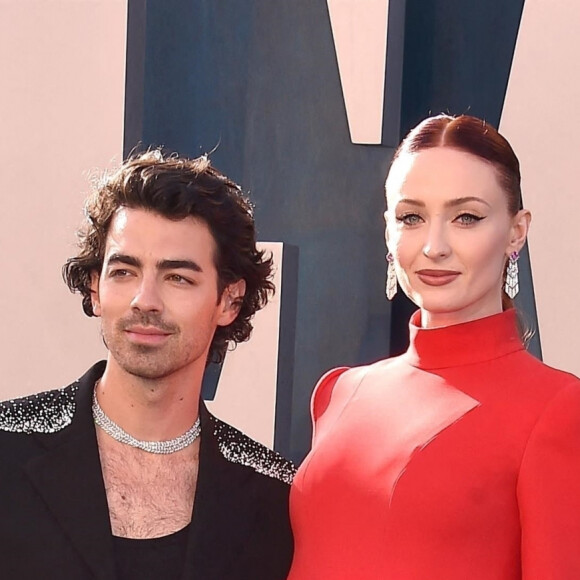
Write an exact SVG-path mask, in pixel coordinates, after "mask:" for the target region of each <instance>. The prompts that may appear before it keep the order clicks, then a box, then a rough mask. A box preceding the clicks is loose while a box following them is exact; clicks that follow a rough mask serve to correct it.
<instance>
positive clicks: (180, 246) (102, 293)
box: [91, 208, 243, 379]
mask: <svg viewBox="0 0 580 580" xmlns="http://www.w3.org/2000/svg"><path fill="white" fill-rule="evenodd" d="M215 252H216V245H215V240H214V238H213V236H212V234H211V232H210V230H209V228H208V226H207V225H206V224H205V222H203V221H201V220H198V219H196V218H194V217H187V218H185V219H182V220H179V221H173V220H169V219H167V218H165V217H162V216H160V215H158V214H155V213H153V212H149V211H146V210H142V209H128V208H120V209H119V210H118V211H117V213H116V214H115V216H114V218H113V220H112V223H111V226H110V228H109V233H108V235H107V240H106V246H105V255H104V261H103V269H102V271H101V272H100V274H94V275H93V278H92V285H91V289H92V291H93V310H94V313H95V315H96V316H100V317H101V328H102V334H103V339H104V341H105V344H106V345H107V348H108V349H109V352H110V356H109V364H113V365H118V367H120V368H121V369H122V370H124V371H125V372H127V373H129V374H131V375H135V376H138V377H142V378H147V379H161V378H165V377H168V376H170V375H174V374H175V373H182V374H184V376H189V371H193V372H194V373H195V372H196V371H195V369H197V371H200V372H203V369H204V368H205V362H206V358H207V353H208V350H209V346H210V344H211V340H212V338H213V335H214V332H215V330H216V327H217V326H220V325H221V326H227V325H228V324H230V323H231V322H232V321H233V320H234V319H235V317H236V315H237V310H236V308H235V307H232V306H231V304H232V300H231V296H232V292H233V293H235V292H237V291H238V290H239V289H240V287H239V283H238V285H233V286H232V287H228V288H227V289H226V290H225V291H224V292H223V294H222V296H218V275H217V270H216V267H215V263H214V256H215ZM242 284H243V283H242ZM235 295H236V294H234V296H235Z"/></svg>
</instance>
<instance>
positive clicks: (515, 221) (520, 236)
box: [506, 209, 532, 256]
mask: <svg viewBox="0 0 580 580" xmlns="http://www.w3.org/2000/svg"><path fill="white" fill-rule="evenodd" d="M531 221H532V214H531V213H530V211H529V210H527V209H520V211H518V213H517V214H516V215H515V216H514V217H513V218H512V225H511V230H510V238H509V244H508V247H507V248H506V255H508V256H509V255H510V254H511V253H512V252H520V250H521V249H522V248H523V247H524V244H525V243H526V239H527V237H528V231H529V229H530V222H531Z"/></svg>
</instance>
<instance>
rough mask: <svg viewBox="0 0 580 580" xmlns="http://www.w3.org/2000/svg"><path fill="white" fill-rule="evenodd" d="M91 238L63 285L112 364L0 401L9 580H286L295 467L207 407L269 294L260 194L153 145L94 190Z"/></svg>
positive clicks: (1, 526) (82, 243)
mask: <svg viewBox="0 0 580 580" xmlns="http://www.w3.org/2000/svg"><path fill="white" fill-rule="evenodd" d="M79 247H80V251H79V253H78V255H77V256H76V257H74V258H71V259H70V260H68V262H67V263H66V265H65V266H64V269H63V273H64V277H65V280H66V282H67V284H68V286H69V287H70V289H71V290H73V291H78V292H80V293H81V294H82V297H83V309H84V311H85V313H86V314H87V315H89V316H98V317H100V318H101V328H102V336H103V341H104V343H105V345H106V346H107V349H108V357H107V361H106V362H104V361H103V362H101V363H97V364H96V365H95V366H93V367H92V368H91V369H90V370H89V371H88V372H87V373H86V374H85V375H84V376H83V377H82V378H81V379H79V380H78V381H77V382H75V383H73V384H71V385H69V386H68V387H66V388H63V389H60V390H56V391H49V392H46V393H42V394H39V395H33V396H30V397H26V398H23V399H18V400H13V401H9V402H6V403H3V404H0V458H1V460H2V465H3V473H2V475H1V476H0V502H2V505H1V509H0V514H1V517H0V551H1V556H2V557H1V565H0V577H2V578H7V579H8V578H15V579H16V578H18V579H19V580H21V579H30V580H52V579H55V580H56V579H58V580H67V579H71V580H83V579H85V578H86V579H93V578H94V579H101V580H107V579H108V580H113V579H115V580H128V579H131V580H133V579H139V580H149V579H151V580H153V579H159V580H161V579H162V580H173V579H190V578H191V579H204V580H212V579H215V580H227V579H248V580H250V579H251V580H268V579H272V580H282V579H283V578H285V577H286V572H287V570H288V568H289V565H290V561H291V557H292V539H291V533H290V527H289V521H288V489H289V483H290V481H291V479H292V476H293V473H294V468H293V466H292V464H291V463H289V462H288V461H286V460H284V459H283V458H282V457H280V456H279V455H278V454H276V453H274V452H273V451H270V450H269V449H267V448H265V447H263V446H262V445H260V444H259V443H257V442H255V441H252V440H251V439H249V438H248V437H246V436H244V435H243V434H242V433H240V432H239V431H237V430H236V429H234V428H233V427H231V426H229V425H227V424H226V423H223V422H222V421H220V420H219V419H217V418H216V417H214V416H212V415H211V414H210V413H209V412H208V410H207V409H206V407H205V406H204V404H203V402H202V401H201V400H200V391H201V384H202V378H203V373H204V369H205V367H206V364H207V363H208V361H210V360H214V361H220V360H222V359H223V357H224V355H225V352H226V348H227V346H228V344H229V342H230V341H231V342H234V343H238V342H240V341H244V340H246V339H247V338H248V337H249V335H250V331H251V329H252V325H251V322H250V320H251V318H252V316H253V315H254V313H255V312H256V311H257V310H258V309H260V308H262V307H263V306H264V305H265V304H266V302H267V299H268V296H269V293H270V292H271V291H272V290H273V286H272V283H271V281H270V276H271V269H272V263H271V259H270V258H267V257H266V256H265V255H264V254H263V252H260V251H258V250H257V249H256V244H255V229H254V222H253V217H252V211H251V206H250V205H249V202H248V201H247V199H246V198H245V197H244V196H243V194H242V192H241V190H240V188H239V187H238V186H237V185H236V184H234V183H233V182H231V181H230V180H229V179H228V178H226V177H225V176H224V175H222V174H220V173H219V172H218V171H217V170H216V169H214V168H212V167H211V166H210V164H209V161H208V160H207V158H205V157H201V158H199V159H195V160H187V159H183V158H178V157H166V158H164V157H163V155H162V154H161V153H160V152H159V151H151V152H147V153H143V154H140V155H137V156H135V157H134V158H132V159H130V160H128V161H126V162H125V163H124V164H123V165H122V166H121V168H120V169H119V170H118V171H116V172H115V173H113V174H111V175H109V176H108V177H106V178H105V179H104V180H103V181H102V182H101V183H100V184H99V185H98V186H97V187H96V189H95V191H94V193H93V195H92V196H91V197H90V198H89V200H88V202H87V206H86V223H85V225H84V227H83V228H82V229H81V230H80V232H79Z"/></svg>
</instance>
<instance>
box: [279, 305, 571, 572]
mask: <svg viewBox="0 0 580 580" xmlns="http://www.w3.org/2000/svg"><path fill="white" fill-rule="evenodd" d="M416 322H417V317H414V319H413V320H412V321H411V325H410V332H411V344H410V347H409V350H408V351H407V353H405V354H404V355H402V356H400V357H396V358H393V359H388V360H384V361H380V362H378V363H375V364H374V365H369V366H366V367H358V368H353V369H345V368H342V369H336V370H334V371H331V372H330V373H328V374H327V375H326V376H325V377H323V379H322V380H321V382H320V383H319V385H318V386H317V389H316V391H315V394H314V397H313V405H312V412H313V420H314V437H313V446H312V450H311V452H310V453H309V455H308V456H307V458H306V459H305V460H304V462H303V464H302V465H301V466H300V468H299V470H298V473H297V475H296V478H295V479H294V484H293V487H292V491H291V499H290V509H291V518H292V526H293V531H294V535H295V556H294V562H293V565H292V569H291V572H290V576H289V580H343V579H344V580H347V579H348V580H367V579H368V580H371V579H372V580H376V579H385V580H427V579H428V580H439V579H441V580H579V579H580V381H579V380H578V379H577V378H576V377H574V376H573V375H570V374H568V373H564V372H562V371H558V370H555V369H552V368H550V367H548V366H547V365H545V364H543V363H541V362H540V361H538V360H537V359H535V358H534V357H532V356H531V355H529V354H528V353H527V352H526V351H525V350H524V348H523V346H522V344H521V341H520V340H519V337H518V334H517V329H516V321H515V313H514V312H513V311H506V312H504V313H501V314H498V315H495V316H491V317H488V318H484V319H480V320H476V321H472V322H468V323H465V324H460V325H455V326H450V327H445V328H437V329H421V328H419V327H418V326H417V325H416V324H415V323H416Z"/></svg>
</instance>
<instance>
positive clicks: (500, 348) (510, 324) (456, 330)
mask: <svg viewBox="0 0 580 580" xmlns="http://www.w3.org/2000/svg"><path fill="white" fill-rule="evenodd" d="M420 324H421V312H420V311H419V310H418V311H417V312H415V313H414V314H413V316H412V317H411V321H410V323H409V334H410V345H409V349H408V350H407V352H406V353H405V354H404V355H403V356H404V357H405V358H406V359H407V361H408V362H409V363H410V364H411V365H413V366H416V367H419V368H422V369H442V368H448V367H452V366H460V365H468V364H473V363H478V362H483V361H487V360H492V359H496V358H498V357H501V356H504V355H506V354H509V353H512V352H516V351H518V350H523V348H524V346H523V344H522V341H521V339H520V337H519V334H518V328H517V322H516V311H515V310H514V309H513V308H511V309H509V310H506V311H504V312H500V313H499V314H494V315H492V316H487V317H485V318H480V319H478V320H472V321H470V322H464V323H462V324H454V325H451V326H444V327H440V328H421V327H420Z"/></svg>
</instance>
